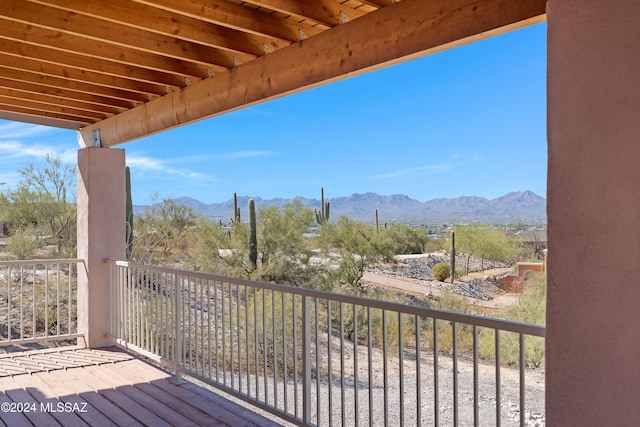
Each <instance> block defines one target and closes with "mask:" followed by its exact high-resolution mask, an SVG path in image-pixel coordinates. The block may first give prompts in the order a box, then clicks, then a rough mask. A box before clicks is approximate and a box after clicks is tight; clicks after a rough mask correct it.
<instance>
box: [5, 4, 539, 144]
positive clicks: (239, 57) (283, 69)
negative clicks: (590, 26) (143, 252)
mask: <svg viewBox="0 0 640 427" xmlns="http://www.w3.org/2000/svg"><path fill="white" fill-rule="evenodd" d="M544 19H545V0H402V1H399V0H396V1H395V2H394V1H392V0H250V1H242V0H207V1H205V0H109V1H108V2H105V1H104V0H3V1H2V2H0V118H3V119H8V120H18V121H25V122H30V123H38V124H44V125H47V126H56V127H62V128H70V129H78V130H81V132H80V141H81V144H89V143H90V141H91V135H92V132H93V131H95V130H97V129H99V130H100V138H101V143H102V145H103V146H114V145H118V144H121V143H124V142H127V141H130V140H132V139H136V138H140V137H143V136H146V135H150V134H152V133H156V132H161V131H163V130H166V129H170V128H173V127H176V126H180V125H183V124H186V123H190V122H193V121H197V120H201V119H204V118H207V117H211V116H214V115H217V114H222V113H225V112H228V111H232V110H235V109H238V108H242V107H243V106H247V105H251V104H254V103H257V102H261V101H264V100H268V99H271V98H274V97H278V96H282V95H285V94H288V93H292V92H295V91H299V90H303V89H305V88H309V87H313V86H316V85H319V84H323V83H326V82H329V81H332V80H336V79H340V78H343V77H346V76H349V75H353V74H355V73H360V72H364V71H366V70H370V69H373V68H377V67H381V66H383V65H387V64H390V63H394V62H398V61H403V60H406V59H408V58H413V57H416V56H419V55H424V54H428V53H431V52H436V51H438V50H441V49H444V48H447V47H451V46H455V45H457V44H460V43H466V42H469V41H472V40H476V39H478V38H482V37H487V36H490V35H494V34H497V33H499V32H504V31H508V30H511V29H514V28H517V27H520V26H524V25H528V24H531V23H535V22H540V21H542V20H544Z"/></svg>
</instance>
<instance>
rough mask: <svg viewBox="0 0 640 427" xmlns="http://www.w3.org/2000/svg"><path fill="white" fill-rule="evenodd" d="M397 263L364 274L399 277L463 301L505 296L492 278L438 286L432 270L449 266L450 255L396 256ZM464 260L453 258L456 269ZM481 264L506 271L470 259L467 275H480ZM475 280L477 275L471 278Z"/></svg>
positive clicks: (495, 264) (500, 266)
mask: <svg viewBox="0 0 640 427" xmlns="http://www.w3.org/2000/svg"><path fill="white" fill-rule="evenodd" d="M397 261H398V262H397V263H396V264H392V263H380V264H376V265H373V266H371V267H368V268H367V270H366V272H365V274H366V273H373V274H380V275H384V276H389V277H398V278H402V279H403V280H410V281H412V282H414V283H417V284H420V285H423V286H425V287H428V288H431V289H436V290H441V291H450V292H452V293H455V294H459V295H462V296H465V297H470V298H476V299H479V300H482V301H489V300H491V299H493V298H494V297H495V296H497V295H499V294H502V293H504V290H503V289H502V288H500V286H499V285H498V282H497V281H496V277H495V275H489V274H487V275H481V276H480V277H472V275H469V276H465V277H462V278H460V279H457V280H455V281H454V283H453V284H451V283H449V282H447V283H445V282H439V281H437V280H435V279H434V278H433V276H432V275H431V270H432V269H433V266H435V265H436V264H437V263H439V262H449V255H448V254H446V253H444V252H436V253H432V254H426V255H399V256H398V257H397ZM465 262H466V259H465V258H464V257H461V256H460V257H456V265H458V266H464V265H465ZM482 264H484V269H492V270H494V271H495V269H503V271H505V272H506V271H508V270H509V268H508V266H507V265H506V264H503V263H498V262H494V261H484V263H482V262H481V260H479V259H475V258H472V259H471V261H470V263H469V271H470V272H477V271H480V269H481V266H482ZM473 276H477V274H475V275H473Z"/></svg>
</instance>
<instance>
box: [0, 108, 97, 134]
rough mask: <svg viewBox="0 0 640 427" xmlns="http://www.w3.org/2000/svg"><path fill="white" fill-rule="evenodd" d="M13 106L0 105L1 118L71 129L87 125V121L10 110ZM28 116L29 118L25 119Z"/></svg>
mask: <svg viewBox="0 0 640 427" xmlns="http://www.w3.org/2000/svg"><path fill="white" fill-rule="evenodd" d="M10 109H11V107H7V106H4V107H0V120H8V121H11V122H25V121H27V122H28V123H31V124H34V125H40V126H49V127H54V128H58V129H70V130H76V131H77V130H78V129H80V128H81V127H83V126H85V125H86V123H82V122H75V121H67V120H62V119H57V118H55V117H47V116H43V115H35V114H33V112H31V111H30V112H25V111H22V112H15V111H10ZM26 117H28V118H29V119H28V120H25V119H26Z"/></svg>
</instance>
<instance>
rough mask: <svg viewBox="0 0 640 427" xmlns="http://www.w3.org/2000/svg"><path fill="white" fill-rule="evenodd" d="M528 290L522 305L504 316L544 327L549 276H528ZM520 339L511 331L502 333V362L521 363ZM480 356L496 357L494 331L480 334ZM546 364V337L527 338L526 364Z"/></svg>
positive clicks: (520, 301) (520, 302) (523, 297)
mask: <svg viewBox="0 0 640 427" xmlns="http://www.w3.org/2000/svg"><path fill="white" fill-rule="evenodd" d="M527 276H528V277H527V278H526V284H525V288H526V291H525V292H524V293H523V294H522V295H521V297H520V300H519V301H518V304H517V305H515V306H513V307H511V308H510V309H509V310H507V312H506V313H505V315H504V318H505V319H506V320H510V321H514V322H522V323H531V324H535V325H544V324H545V317H546V306H547V304H546V297H547V277H546V274H544V273H538V274H531V275H527ZM519 349H520V344H519V336H518V334H515V333H511V332H502V333H501V338H500V353H501V359H502V361H503V362H504V363H507V364H517V363H518V360H519ZM479 350H480V356H481V357H485V358H493V357H495V333H494V331H493V330H484V329H483V330H481V332H480V348H479ZM543 361H544V338H541V337H530V336H527V337H525V364H526V365H527V366H529V367H537V366H540V365H541V364H542V362H543Z"/></svg>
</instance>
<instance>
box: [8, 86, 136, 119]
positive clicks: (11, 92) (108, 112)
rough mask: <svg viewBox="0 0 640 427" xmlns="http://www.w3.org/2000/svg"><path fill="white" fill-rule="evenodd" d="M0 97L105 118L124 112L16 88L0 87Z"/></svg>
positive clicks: (119, 109) (120, 109)
mask: <svg viewBox="0 0 640 427" xmlns="http://www.w3.org/2000/svg"><path fill="white" fill-rule="evenodd" d="M0 96H4V97H6V98H13V99H16V100H20V99H25V100H28V101H34V102H40V103H43V104H51V105H61V106H64V107H69V108H75V109H78V110H84V111H89V112H94V113H99V114H102V115H103V118H104V117H108V116H113V115H116V114H119V113H121V112H122V111H123V109H122V108H117V107H110V106H105V105H99V104H92V103H90V102H82V101H77V100H75V99H66V98H60V97H59V96H52V95H46V94H42V93H36V92H32V91H25V90H19V89H14V88H5V87H0Z"/></svg>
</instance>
